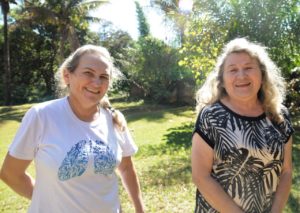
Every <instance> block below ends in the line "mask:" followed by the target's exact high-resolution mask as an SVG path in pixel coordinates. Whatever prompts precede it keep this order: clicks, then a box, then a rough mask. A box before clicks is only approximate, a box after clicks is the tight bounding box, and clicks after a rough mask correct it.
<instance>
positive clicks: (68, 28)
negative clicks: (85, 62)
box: [19, 0, 107, 62]
mask: <svg viewBox="0 0 300 213" xmlns="http://www.w3.org/2000/svg"><path fill="white" fill-rule="evenodd" d="M105 2H107V0H97V1H85V0H81V1H75V0H68V1H52V0H47V1H43V2H41V1H36V0H27V1H24V7H23V11H22V17H21V19H20V20H19V22H20V23H21V24H24V23H32V22H34V23H38V24H44V25H49V24H50V25H54V26H56V27H57V29H58V34H59V41H60V43H59V54H60V58H59V59H60V62H62V60H63V59H64V57H65V56H66V55H69V53H68V52H65V46H66V42H69V45H70V49H71V51H75V49H77V48H78V47H79V46H80V40H79V38H78V31H81V32H83V31H86V30H87V29H88V21H95V20H99V19H97V18H95V17H91V16H89V14H88V12H89V11H91V10H93V9H95V8H97V7H99V6H100V5H102V4H103V3H105Z"/></svg>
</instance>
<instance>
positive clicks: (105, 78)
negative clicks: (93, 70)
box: [100, 75, 109, 80]
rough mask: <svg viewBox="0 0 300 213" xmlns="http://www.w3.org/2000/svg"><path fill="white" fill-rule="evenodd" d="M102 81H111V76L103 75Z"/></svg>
mask: <svg viewBox="0 0 300 213" xmlns="http://www.w3.org/2000/svg"><path fill="white" fill-rule="evenodd" d="M100 79H101V80H109V76H108V75H101V76H100Z"/></svg>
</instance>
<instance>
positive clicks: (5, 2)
mask: <svg viewBox="0 0 300 213" xmlns="http://www.w3.org/2000/svg"><path fill="white" fill-rule="evenodd" d="M9 3H13V4H17V3H16V2H15V1H14V0H11V1H9V0H1V9H2V14H3V32H4V54H3V55H4V71H5V75H4V82H5V83H4V103H5V104H6V105H9V104H10V102H11V90H10V87H11V85H10V77H11V75H10V55H9V42H8V26H7V15H8V13H9Z"/></svg>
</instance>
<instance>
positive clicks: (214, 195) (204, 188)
mask: <svg viewBox="0 0 300 213" xmlns="http://www.w3.org/2000/svg"><path fill="white" fill-rule="evenodd" d="M194 183H195V184H196V186H197V188H198V190H199V191H200V192H201V194H202V195H203V196H204V198H205V199H206V201H207V202H208V203H209V204H210V205H211V206H212V207H213V208H214V209H216V210H217V211H218V212H222V213H227V212H228V213H232V212H235V213H242V212H243V211H242V210H241V208H240V207H239V206H238V205H237V204H236V203H235V202H234V201H233V199H232V198H231V197H230V196H229V195H228V194H227V193H226V192H225V191H224V190H223V188H222V187H221V186H220V184H219V183H218V182H217V181H215V180H214V179H213V178H212V177H211V176H207V177H202V178H201V179H198V178H197V179H194Z"/></svg>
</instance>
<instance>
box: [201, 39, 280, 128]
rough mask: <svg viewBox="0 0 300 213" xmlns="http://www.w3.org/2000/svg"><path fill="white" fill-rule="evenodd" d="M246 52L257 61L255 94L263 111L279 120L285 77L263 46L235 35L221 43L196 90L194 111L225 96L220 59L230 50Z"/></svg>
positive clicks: (222, 65)
mask: <svg viewBox="0 0 300 213" xmlns="http://www.w3.org/2000/svg"><path fill="white" fill-rule="evenodd" d="M241 52H243V53H247V54H249V55H250V57H252V58H253V59H256V60H257V61H258V63H259V66H260V70H261V72H262V86H261V88H260V90H259V92H258V94H257V96H258V99H259V101H260V102H261V104H262V106H263V110H264V112H265V113H266V115H267V116H268V117H269V118H271V119H272V120H274V121H275V122H277V123H280V122H281V121H282V120H283V117H282V113H281V108H282V103H283V101H284V98H285V91H286V88H285V81H284V78H283V77H282V75H281V71H280V69H279V68H278V67H277V66H276V64H275V63H274V62H273V61H272V60H271V58H270V57H269V55H268V53H267V51H266V47H264V46H262V45H260V44H256V43H253V42H250V41H249V40H247V39H246V38H236V39H233V40H231V41H230V42H229V43H227V44H226V45H225V47H224V48H223V50H222V53H221V55H220V56H219V57H218V59H217V63H216V66H215V69H214V70H213V71H212V72H211V73H210V74H209V76H208V77H207V79H206V81H205V82H204V84H203V86H202V87H201V88H200V89H199V90H198V91H197V93H196V100H197V107H196V108H197V111H198V112H199V111H200V110H201V109H202V108H203V107H204V106H206V105H210V104H213V103H215V102H216V101H218V100H220V99H221V98H223V97H225V96H227V93H226V90H225V89H224V87H223V86H222V85H223V72H224V63H225V60H226V58H227V57H228V55H230V54H231V53H241Z"/></svg>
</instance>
